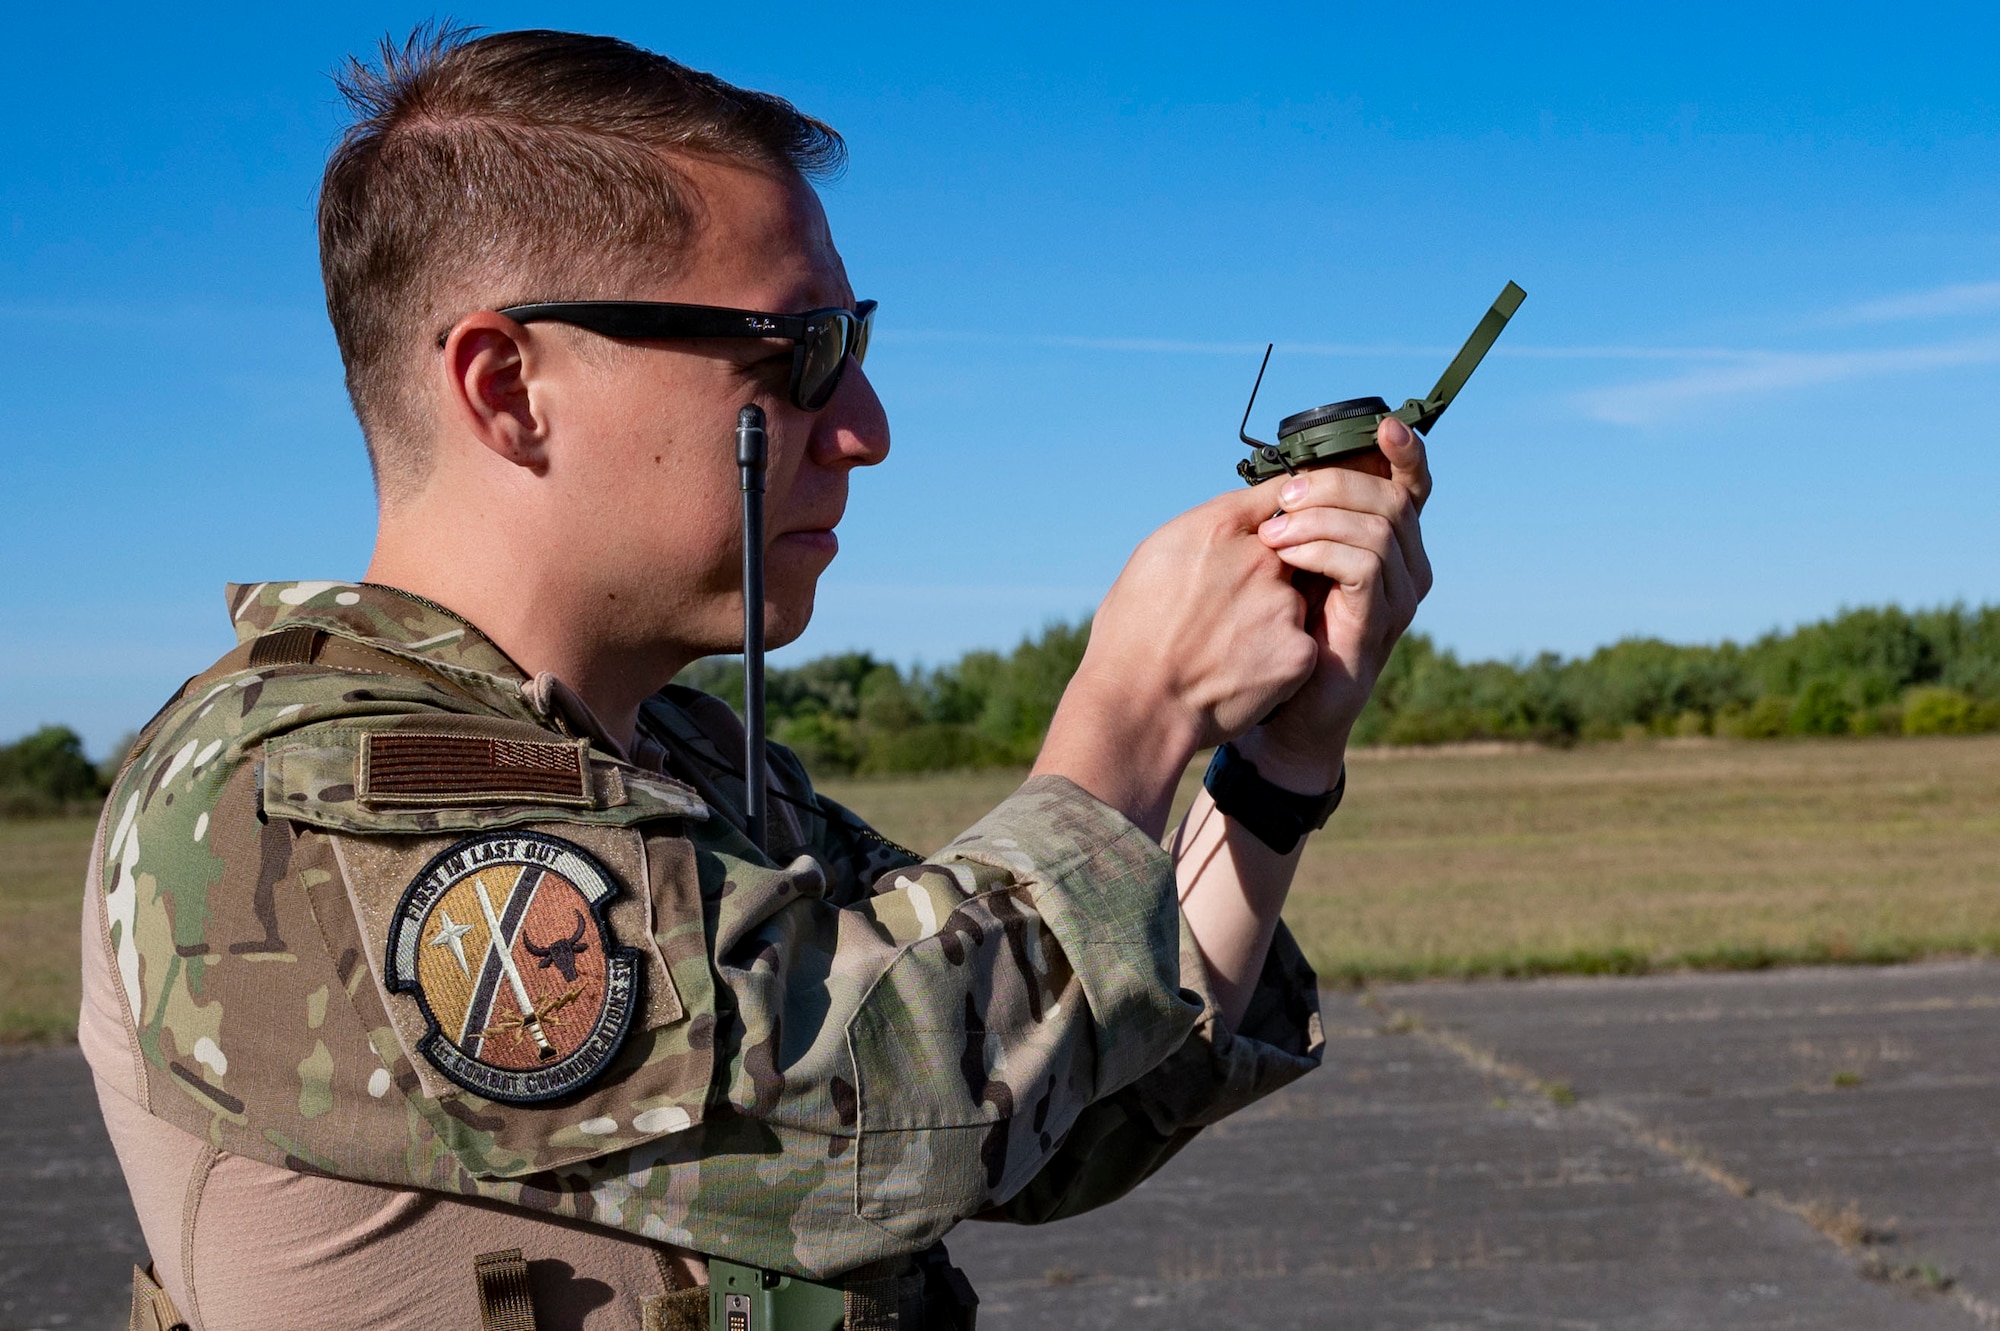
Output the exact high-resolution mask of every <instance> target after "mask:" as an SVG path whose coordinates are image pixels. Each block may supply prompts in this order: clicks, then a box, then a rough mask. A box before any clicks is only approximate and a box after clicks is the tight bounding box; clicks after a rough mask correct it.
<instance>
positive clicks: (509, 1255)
mask: <svg viewBox="0 0 2000 1331" xmlns="http://www.w3.org/2000/svg"><path fill="white" fill-rule="evenodd" d="M472 1272H473V1275H474V1277H475V1278H476V1279H477V1280H478V1281H479V1326H480V1331H535V1301H534V1297H533V1296H532V1295H531V1294H530V1293H529V1291H528V1263H527V1261H526V1259H524V1258H523V1257H522V1256H521V1250H520V1249H519V1248H502V1249H500V1250H499V1251H498V1252H482V1253H480V1254H479V1255H478V1256H477V1257H475V1258H473V1259H472Z"/></svg>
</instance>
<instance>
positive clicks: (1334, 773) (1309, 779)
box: [1234, 726, 1347, 795]
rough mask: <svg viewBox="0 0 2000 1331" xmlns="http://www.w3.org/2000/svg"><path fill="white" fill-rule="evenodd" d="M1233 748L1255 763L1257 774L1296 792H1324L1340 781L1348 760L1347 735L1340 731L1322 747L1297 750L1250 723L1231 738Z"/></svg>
mask: <svg viewBox="0 0 2000 1331" xmlns="http://www.w3.org/2000/svg"><path fill="white" fill-rule="evenodd" d="M1234 743H1235V745H1236V751H1237V752H1238V753H1240V754H1242V755H1243V756H1244V757H1245V758H1248V759H1249V760H1250V761H1251V762H1253V763H1255V764H1256V765H1257V773H1258V775H1259V776H1261V777H1263V778H1264V779H1265V780H1266V781H1268V782H1270V783H1271V784H1272V785H1274V786H1277V787H1279V788H1280V789H1283V790H1289V791H1292V792H1293V793H1295V794H1299V795H1324V794H1325V793H1326V792H1327V791H1329V790H1332V789H1333V788H1334V786H1335V785H1336V784H1338V783H1339V781H1340V772H1341V768H1342V767H1343V766H1344V765H1345V763H1346V761H1347V735H1346V732H1344V731H1343V732H1342V733H1341V734H1339V735H1338V736H1336V737H1334V738H1333V739H1332V740H1331V742H1329V743H1327V744H1326V745H1324V746H1315V747H1314V748H1313V749H1312V750H1310V751H1308V752H1305V753H1300V752H1298V751H1297V750H1295V749H1293V748H1291V747H1290V746H1288V745H1285V744H1283V743H1281V742H1280V741H1278V740H1276V739H1275V738H1273V737H1272V735H1271V733H1270V731H1268V730H1267V729H1265V728H1264V727H1263V726H1253V727H1251V729H1249V730H1248V731H1245V732H1244V733H1243V734H1242V735H1240V736H1238V737H1237V739H1236V740H1235V741H1234Z"/></svg>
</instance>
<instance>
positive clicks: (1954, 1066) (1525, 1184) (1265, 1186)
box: [0, 963, 2000, 1331]
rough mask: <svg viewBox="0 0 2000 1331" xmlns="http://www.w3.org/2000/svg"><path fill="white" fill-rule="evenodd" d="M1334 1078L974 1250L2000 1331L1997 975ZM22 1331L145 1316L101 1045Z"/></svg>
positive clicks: (1240, 1303) (1187, 1274)
mask: <svg viewBox="0 0 2000 1331" xmlns="http://www.w3.org/2000/svg"><path fill="white" fill-rule="evenodd" d="M1326 1013H1327V1021H1328V1036H1329V1041H1328V1056H1327V1067H1326V1068H1325V1069H1323V1070H1322V1071H1321V1072H1319V1073H1318V1074H1316V1075H1314V1076H1312V1077H1309V1078H1307V1079H1306V1080H1305V1081H1303V1082H1301V1083H1300V1084H1299V1085H1297V1086H1295V1087H1293V1088H1291V1089H1289V1090H1287V1091H1285V1092H1283V1093H1282V1094H1280V1095H1278V1096H1275V1097H1273V1098H1271V1099H1270V1100H1268V1101H1266V1102H1264V1103H1263V1104H1260V1105H1257V1106H1255V1107H1253V1108H1252V1109H1250V1110H1248V1111H1246V1112H1245V1113H1243V1114H1240V1115H1238V1116H1237V1117H1236V1118H1234V1119H1232V1120H1230V1121H1228V1122H1227V1123H1224V1124H1221V1125H1219V1126H1218V1127H1216V1128H1214V1129H1212V1130H1211V1131H1210V1132H1208V1133H1207V1134H1205V1135H1204V1136H1203V1137H1202V1138H1201V1139H1199V1140H1198V1141H1196V1142H1195V1143H1194V1144H1193V1145H1192V1146H1190V1147H1189V1148H1188V1150H1187V1151H1186V1152H1184V1153H1183V1154H1182V1155H1181V1156H1180V1157H1179V1158H1178V1159H1177V1160H1175V1161H1174V1162H1173V1163H1171V1164H1170V1165H1169V1166H1168V1167H1167V1169H1166V1170H1165V1171H1163V1172H1162V1174H1161V1175H1160V1176H1159V1177H1158V1178H1155V1179H1154V1180H1152V1181H1151V1182H1150V1183H1148V1184H1147V1185H1146V1186H1145V1187H1143V1188H1142V1189H1140V1190H1139V1191H1138V1193H1136V1194H1135V1195H1134V1196H1132V1197H1131V1198H1128V1199H1127V1200H1125V1201H1123V1202H1121V1203H1119V1204H1118V1205H1116V1206H1113V1207H1110V1208H1107V1209H1106V1210H1104V1211H1102V1212H1100V1213H1097V1214H1094V1215H1090V1216H1085V1217H1081V1218H1079V1219H1076V1220H1071V1221H1065V1222H1062V1223H1060V1224H1056V1225H1051V1226H1047V1227H1044V1228H1040V1229H1016V1228H1011V1227H1004V1226H992V1225H967V1226H964V1227H962V1228H961V1229H960V1230H959V1231H958V1232H957V1233H956V1234H955V1235H954V1236H953V1238H952V1250H953V1253H954V1255H955V1256H956V1257H957V1258H958V1260H959V1261H960V1263H961V1264H962V1265H964V1266H965V1267H966V1268H967V1269H968V1270H969V1271H970V1272H971V1273H972V1275H973V1277H974V1281H975V1283H976V1284H977V1285H978V1286H979V1287H980V1289H981V1291H982V1293H983V1295H984V1299H985V1303H984V1306H983V1308H982V1310H981V1316H980V1325H981V1327H982V1329H983V1331H1015V1329H1017V1328H1023V1329H1024V1328H1041V1327H1048V1328H1064V1329H1068V1328H1076V1329H1077V1331H1085V1329H1087V1328H1114V1327H1117V1328H1124V1327H1132V1328H1140V1327H1143V1328H1147V1331H1179V1329H1180V1328H1189V1329H1190V1331H1192V1329H1193V1328H1196V1327H1200V1328H1203V1329H1204V1331H1211V1329H1212V1328H1214V1327H1216V1326H1217V1325H1227V1324H1229V1323H1232V1322H1236V1323H1240V1324H1242V1325H1243V1326H1245V1327H1246V1328H1248V1327H1257V1328H1259V1329H1260V1331H1262V1329H1263V1328H1285V1327H1340V1328H1367V1329H1369V1331H1375V1329H1378V1328H1379V1329H1381V1331H1389V1329H1391V1328H1394V1329H1396V1331H1403V1329H1404V1328H1409V1329H1411V1331H1415V1329H1416V1328H1439V1329H1442V1328H1469V1327H1510V1328H1512V1327H1535V1328H1541V1327H1546V1328H1605V1329H1607V1331H1610V1329H1613V1328H1616V1329H1618V1331H1625V1329H1628V1328H1629V1329H1632V1331H1638V1329H1639V1328H1646V1329H1649V1331H1650V1329H1652V1328H1661V1329H1665V1328H1689V1327H1692V1328H1709V1327H1729V1328H1780V1327H1784V1328H1827V1329H1828V1331H1835V1329H1838V1331H1873V1329H1874V1328H1882V1329H1883V1331H1888V1329H1889V1328H1896V1329H1897V1331H1930V1329H1931V1328H1938V1329H1940V1331H1943V1329H1944V1328H1972V1327H1979V1326H1989V1327H2000V1314H1996V1312H1995V1309H1994V1302H2000V1247H1996V1244H2000V1132H1995V1131H1994V1130H1993V1124H1994V1123H1995V1121H1996V1118H2000V1084H1997V1083H2000V1040H1996V1039H1995V1037H1994V1034H1993V1030H1994V1023H1995V1019H1996V1017H2000V964H1990V963H1952V964H1940V965H1923V966H1908V967H1898V968H1891V969H1884V970H1859V969H1856V970H1839V969H1835V970H1811V971H1786V972H1773V973H1769V974H1754V975H1689V976H1666V977H1653V978H1644V979H1617V980H1582V981H1576V980H1556V981H1543V982H1536V983H1530V984H1472V985H1417V986H1400V987H1393V988H1387V989H1382V990H1378V991H1376V992H1374V993H1371V994H1367V995H1352V994H1329V995H1327V999H1326ZM0 1141H4V1142H5V1143H6V1147H7V1158H9V1159H11V1160H13V1161H15V1162H16V1164H15V1168H14V1170H13V1181H14V1183H15V1188H14V1190H13V1191H14V1200H13V1202H12V1204H11V1205H8V1206H6V1207H0V1331H19V1329H20V1328H27V1327H48V1328H56V1327H63V1328H70V1327H78V1328H91V1329H93V1331H95V1329H96V1328H106V1329H108V1328H112V1327H117V1326H122V1325H123V1320H122V1319H123V1315H124V1313H123V1309H124V1301H125V1281H126V1278H127V1273H128V1272H129V1269H130V1264H131V1263H132V1261H133V1260H135V1258H138V1253H139V1248H140V1244H139V1241H138V1236H137V1230H136V1225H135V1224H134V1222H133V1219H132V1214H131V1209H130V1205H129V1203H128V1202H127V1201H126V1200H125V1197H124V1194H123V1191H122V1187H121V1186H120V1184H119V1180H118V1176H117V1170H116V1164H115V1162H114V1161H113V1160H112V1159H111V1158H110V1153H109V1148H108V1145H107V1144H106V1143H105V1141H104V1139H103V1133H102V1128H101V1127H99V1126H98V1125H97V1123H96V1118H95V1112H94V1105H93V1102H92V1100H91V1097H90V1091H89V1081H88V1077H87V1076H86V1075H85V1074H84V1071H83V1067H82V1062H81V1059H80V1058H79V1056H78V1055H77V1053H76V1051H75V1050H74V1049H55V1050H40V1051H33V1052H26V1053H15V1054H12V1055H9V1056H6V1057H4V1058H0Z"/></svg>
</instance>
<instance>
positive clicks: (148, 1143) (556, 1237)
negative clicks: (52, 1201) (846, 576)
mask: <svg viewBox="0 0 2000 1331" xmlns="http://www.w3.org/2000/svg"><path fill="white" fill-rule="evenodd" d="M579 719H581V718H579ZM648 756H650V755H648ZM100 835H101V833H100ZM102 864H103V854H102V848H101V847H98V848H96V849H94V850H93V853H92V855H91V868H90V871H89V874H88V877H89V886H88V888H87V891H88V897H87V901H88V903H89V904H88V905H87V906H86V908H85V910H84V912H83V969H84V974H83V1008H82V1011H81V1013H80V1014H79V1019H78V1023H77V1042H78V1043H79V1044H80V1045H81V1046H82V1049H83V1054H84V1057H85V1058H86V1059H87V1060H88V1061H89V1063H90V1066H91V1070H92V1072H93V1073H94V1074H95V1077H96V1082H97V1102H98V1105H99V1106H100V1108H101V1109H102V1110H103V1113H104V1122H105V1126H106V1127H107V1128H108V1129H109V1130H110V1133H111V1144H112V1146H113V1147H115V1148H116V1149H117V1152H118V1163H119V1165H120V1167H122V1168H123V1169H124V1171H125V1182H126V1186H127V1187H128V1188H129V1189H130V1190H131V1193H132V1205H133V1207H134V1208H135V1209H136V1210H137V1211H138V1213H139V1227H140V1228H141V1229H142V1230H143V1231H144V1232H145V1235H146V1246H147V1247H148V1248H149V1249H150V1250H151V1252H152V1254H153V1268H154V1273H155V1274H156V1276H157V1277H158V1279H159V1281H160V1284H161V1286H162V1287H164V1288H165V1289H166V1291H167V1294H168V1296H169V1297H171V1298H172V1299H173V1301H174V1306H175V1307H176V1308H178V1309H179V1310H180V1313H181V1315H182V1316H183V1317H185V1318H187V1319H188V1321H189V1324H190V1325H191V1326H192V1327H193V1328H194V1331H267V1328H269V1327H272V1326H279V1325H290V1326H298V1327H320V1326H348V1327H370V1328H385V1329H388V1328H404V1327H407V1328H411V1329H412V1331H416V1329H417V1328H421V1329H422V1331H476V1328H477V1327H478V1326H479V1325H480V1320H479V1296H478V1288H477V1285H476V1284H475V1282H474V1278H473V1268H472V1263H473V1258H474V1257H476V1256H478V1255H479V1254H480V1253H484V1252H494V1251H497V1250H499V1249H503V1248H519V1249H521V1253H522V1256H524V1257H525V1258H526V1259H527V1261H528V1278H529V1281H530V1284H531V1286H532V1288H533V1291H534V1301H535V1316H536V1324H537V1326H538V1327H539V1328H540V1331H642V1313H641V1311H640V1300H641V1299H642V1298H646V1297H649V1296H651V1295H656V1294H661V1293H665V1292H666V1291H667V1290H668V1288H669V1285H668V1280H669V1278H671V1279H672V1280H673V1281H674V1283H675V1285H677V1286H679V1287H683V1288H684V1287H685V1286H686V1285H687V1284H688V1283H689V1282H690V1281H692V1280H699V1279H704V1278H705V1276H706V1271H705V1269H704V1264H703V1263H702V1262H701V1261H700V1259H699V1258H697V1257H695V1256H694V1255H693V1254H689V1253H686V1252H684V1251H683V1250H681V1249H677V1248H668V1247H662V1246H661V1245H659V1244H654V1243H648V1242H646V1241H645V1240H643V1239H640V1238H636V1237H633V1236H631V1235H628V1234H624V1233H620V1232H617V1231H613V1230H607V1229H599V1228H596V1227H594V1226H588V1225H582V1224H578V1223H576V1222H574V1221H568V1220H561V1219H557V1218H554V1217H551V1216H544V1215H540V1214H537V1213H535V1212H532V1211H521V1210H515V1209H512V1208H509V1207H505V1206H499V1205H496V1204H494V1203H490V1202H482V1201H474V1200H469V1199H466V1198H461V1197H455V1196H452V1195H450V1194H448V1193H441V1192H427V1191H423V1190H419V1189H414V1188H394V1187H384V1186H381V1185H378V1184H372V1183H356V1182H352V1181H350V1180H347V1179H335V1178H326V1177H324V1176H321V1175H317V1174H300V1173H294V1172H293V1171H291V1170H288V1169H280V1168H278V1167H276V1166H274V1165H267V1164H264V1163H263V1162H261V1161H257V1160H249V1159H245V1158H244V1157H242V1156H238V1155H231V1154H228V1153H223V1152H217V1151H215V1150H213V1149H211V1148H210V1147H209V1145H208V1143H207V1142H204V1141H202V1140H200V1139H198V1138H196V1137H193V1136H190V1135H189V1134H188V1133H186V1132H183V1131H181V1130H180V1129H179V1128H177V1127H175V1126H173V1125H172V1124H170V1123H167V1122H165V1121H164V1120H162V1119H158V1118H155V1117H154V1116H153V1115H152V1114H150V1113H148V1112H147V1111H146V1109H145V1107H144V1105H143V1104H142V1102H141V1100H140V1095H139V1080H138V1077H139V1074H138V1066H137V1064H136V1062H135V1059H136V1057H137V1055H136V1053H135V1051H134V1050H133V1048H132V1040H131V1035H130V1033H129V1030H128V1027H127V1024H126V1021H125V1014H124V1012H123V1011H122V1010H121V1008H120V1004H121V1003H122V1002H123V1000H122V999H121V998H120V997H119V991H118V987H117V980H116V979H115V978H114V977H113V975H112V973H111V965H110V957H109V955H108V953H107V951H106V948H105V944H104V939H105V934H104V933H103V909H104V898H103V885H102V881H101V875H100V874H99V872H98V870H99V869H100V868H101V867H102ZM663 1258H664V1259H665V1261H666V1264H667V1265H666V1267H665V1268H664V1269H663V1266H662V1259H663ZM670 1273H671V1274H670Z"/></svg>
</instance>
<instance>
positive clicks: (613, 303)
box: [500, 300, 875, 411]
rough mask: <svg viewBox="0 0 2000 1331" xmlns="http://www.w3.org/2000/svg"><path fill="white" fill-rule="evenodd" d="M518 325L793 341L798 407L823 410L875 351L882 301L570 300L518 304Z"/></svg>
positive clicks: (509, 311) (510, 311)
mask: <svg viewBox="0 0 2000 1331" xmlns="http://www.w3.org/2000/svg"><path fill="white" fill-rule="evenodd" d="M500 313H501V314H504V315H506V316H507V317H508V318H509V319H513V320H514V321H516V322H517V323H524V324H527V323H538V322H549V323H565V324H573V325H574V326H576V327H578V328H586V329H589V330H590V331H591V332H593V333H597V334H599V335H600V336H603V337H633V338H707V337H752V338H780V339H788V340H790V342H791V344H792V384H791V398H792V405H793V406H795V407H797V408H799V409H800V410H801V411H818V410H819V409H820V408H821V407H823V406H825V405H826V404H827V400H828V399H830V398H831V397H832V396H833V392H834V390H835V389H836V388H839V387H840V376H841V375H842V374H843V373H845V372H846V370H847V358H848V357H849V356H852V357H853V358H854V363H855V364H856V365H859V364H860V363H861V360H862V357H864V356H866V355H867V354H868V335H869V333H870V332H871V331H873V329H874V327H875V302H874V301H872V300H864V301H862V302H861V303H860V304H858V305H856V306H855V307H854V308H853V309H851V310H844V309H840V308H837V307H836V308H833V309H825V310H807V311H806V312H805V313H804V314H760V313H758V312H757V311H755V310H731V309H725V308H723V307H721V306H718V305H668V304H664V303H662V302H660V301H652V300H565V301H550V302H546V303H543V304H538V305H513V306H509V307H508V308H506V309H504V310H501V311H500Z"/></svg>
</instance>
